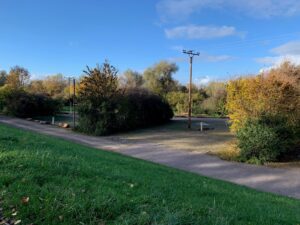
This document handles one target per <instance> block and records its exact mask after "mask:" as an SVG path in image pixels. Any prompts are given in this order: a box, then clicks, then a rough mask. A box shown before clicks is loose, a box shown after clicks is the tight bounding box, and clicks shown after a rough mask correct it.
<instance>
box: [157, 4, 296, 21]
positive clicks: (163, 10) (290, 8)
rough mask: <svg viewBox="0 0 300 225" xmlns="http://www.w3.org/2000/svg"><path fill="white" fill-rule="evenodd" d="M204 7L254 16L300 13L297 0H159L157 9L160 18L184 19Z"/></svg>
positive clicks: (266, 16)
mask: <svg viewBox="0 0 300 225" xmlns="http://www.w3.org/2000/svg"><path fill="white" fill-rule="evenodd" d="M205 9H213V10H234V11H238V12H241V13H244V14H247V15H250V16H254V17H264V18H268V17H274V16H293V15H298V14H300V1H299V0H161V1H160V2H159V3H158V4H157V10H158V12H159V14H160V16H161V18H162V20H168V19H170V18H172V19H184V18H187V17H189V16H190V15H192V14H193V13H197V12H201V11H202V10H205Z"/></svg>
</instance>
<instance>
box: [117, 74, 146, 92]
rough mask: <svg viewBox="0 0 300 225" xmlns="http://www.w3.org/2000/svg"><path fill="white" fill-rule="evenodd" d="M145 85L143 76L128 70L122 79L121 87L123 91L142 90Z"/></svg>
mask: <svg viewBox="0 0 300 225" xmlns="http://www.w3.org/2000/svg"><path fill="white" fill-rule="evenodd" d="M143 84H144V80H143V76H142V75H141V74H140V73H138V72H136V71H132V70H127V71H125V72H124V74H123V75H122V76H121V77H120V86H121V87H122V88H123V89H136V88H141V87H142V86H143Z"/></svg>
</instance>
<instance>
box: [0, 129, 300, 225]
mask: <svg viewBox="0 0 300 225" xmlns="http://www.w3.org/2000/svg"><path fill="white" fill-rule="evenodd" d="M0 199H2V200H1V201H0V204H1V205H0V208H3V211H4V213H5V215H6V216H10V217H12V218H15V219H16V220H21V221H22V222H21V224H36V225H37V224H43V225H47V224H70V225H76V224H96V225H100V224H102V225H104V224H106V225H107V224H128V225H133V224H137V225H142V224H174V225H175V224H197V225H198V224H199V225H200V224H205V225H208V224H214V225H217V224H219V225H226V224H242V225H245V224H249V225H250V224H251V225H253V224H264V225H267V224H270V225H276V224H278V225H283V224H293V225H297V224H300V201H299V200H293V199H289V198H285V197H279V196H276V195H273V194H268V193H262V192H257V191H254V190H251V189H248V188H245V187H240V186H237V185H233V184H230V183H226V182H222V181H217V180H213V179H209V178H205V177H201V176H198V175H195V174H192V173H187V172H183V171H179V170H176V169H172V168H168V167H164V166H160V165H156V164H153V163H149V162H145V161H141V160H136V159H132V158H129V157H125V156H122V155H119V154H115V153H111V152H105V151H100V150H97V149H93V148H89V147H85V146H81V145H78V144H74V143H71V142H67V141H63V140H60V139H56V138H52V137H46V136H43V135H39V134H36V133H31V132H25V131H22V130H19V129H15V128H10V127H7V126H3V125H0ZM14 210H16V211H17V213H13V211H14ZM12 214H14V215H12ZM0 216H1V215H0Z"/></svg>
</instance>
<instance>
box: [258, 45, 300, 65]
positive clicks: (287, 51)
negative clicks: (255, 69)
mask: <svg viewBox="0 0 300 225" xmlns="http://www.w3.org/2000/svg"><path fill="white" fill-rule="evenodd" d="M270 52H271V53H273V54H274V55H273V56H266V57H261V58H257V59H256V61H257V62H259V63H262V64H264V65H268V66H269V67H267V70H268V69H269V68H273V67H277V66H278V65H280V64H282V63H283V62H284V61H290V62H292V63H294V64H297V65H300V41H291V42H288V43H286V44H283V45H280V46H278V47H276V48H273V49H271V51H270ZM263 70H264V69H263Z"/></svg>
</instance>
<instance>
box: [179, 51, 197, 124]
mask: <svg viewBox="0 0 300 225" xmlns="http://www.w3.org/2000/svg"><path fill="white" fill-rule="evenodd" d="M182 52H183V53H184V54H187V55H188V56H189V57H190V84H189V109H188V128H189V129H191V127H192V82H193V58H194V56H199V55H200V53H199V52H197V53H195V52H194V51H193V50H189V51H187V50H183V51H182Z"/></svg>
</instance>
